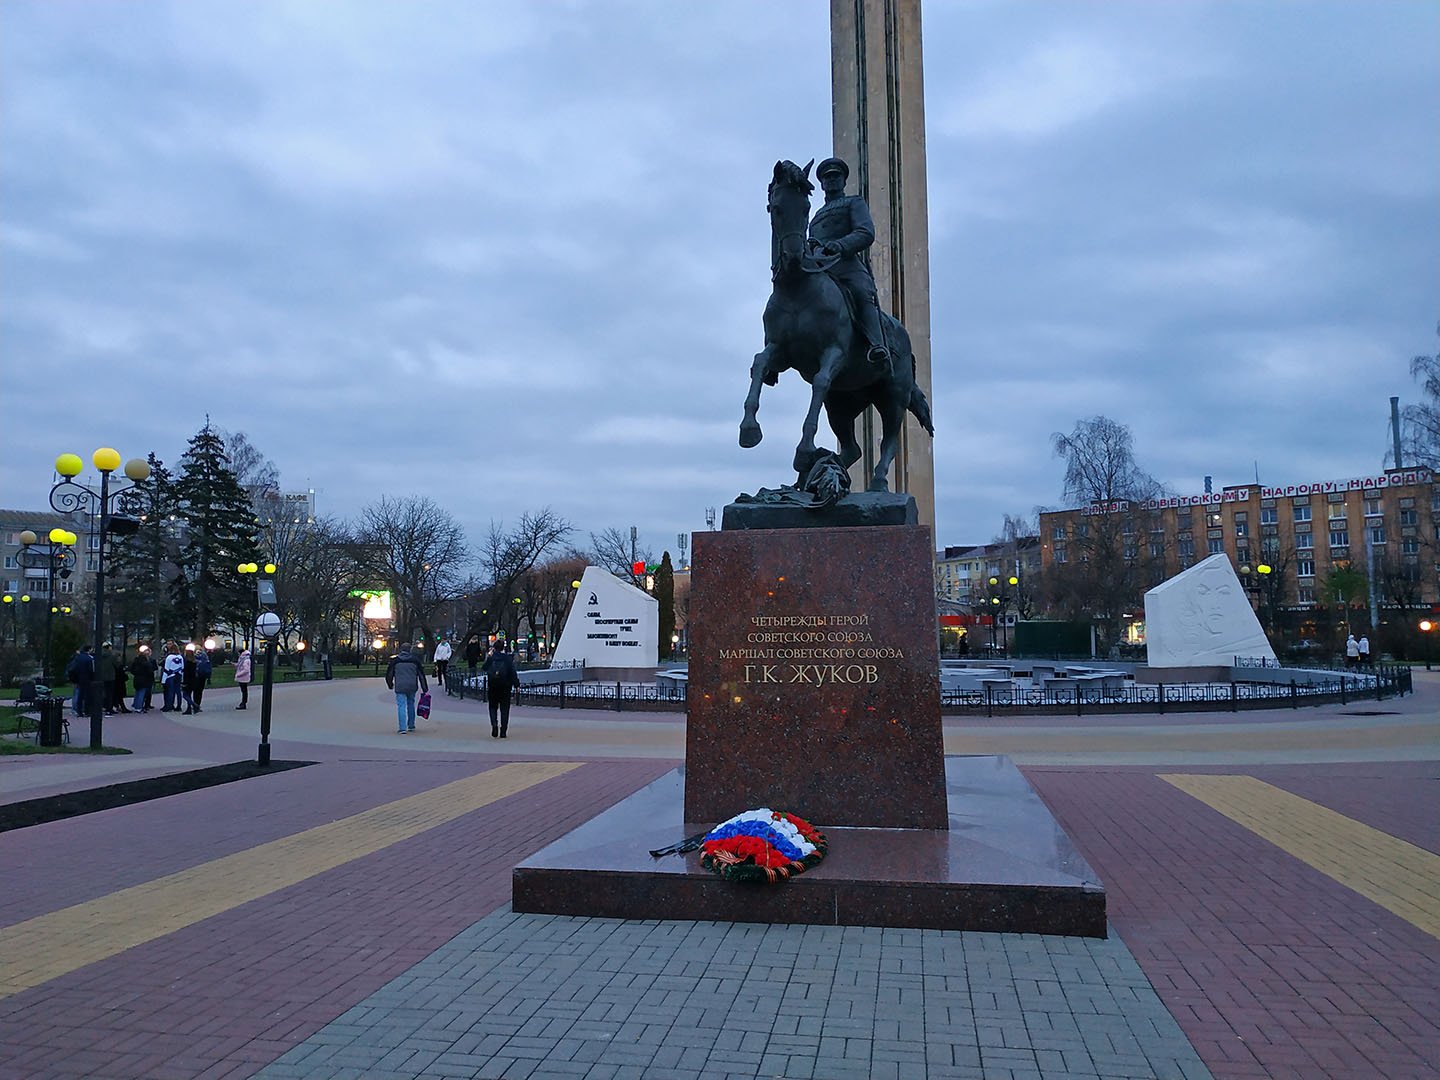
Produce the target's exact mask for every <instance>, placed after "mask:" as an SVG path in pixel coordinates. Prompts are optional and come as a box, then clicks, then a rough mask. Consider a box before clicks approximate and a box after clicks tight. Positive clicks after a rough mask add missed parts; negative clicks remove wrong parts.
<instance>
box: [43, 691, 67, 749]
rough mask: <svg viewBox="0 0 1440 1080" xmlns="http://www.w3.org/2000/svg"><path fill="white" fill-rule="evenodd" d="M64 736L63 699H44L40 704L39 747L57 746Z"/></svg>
mask: <svg viewBox="0 0 1440 1080" xmlns="http://www.w3.org/2000/svg"><path fill="white" fill-rule="evenodd" d="M64 735H65V699H64V698H60V697H51V698H44V699H43V700H42V701H41V702H40V745H41V746H59V745H60V743H61V741H62V740H63V739H64Z"/></svg>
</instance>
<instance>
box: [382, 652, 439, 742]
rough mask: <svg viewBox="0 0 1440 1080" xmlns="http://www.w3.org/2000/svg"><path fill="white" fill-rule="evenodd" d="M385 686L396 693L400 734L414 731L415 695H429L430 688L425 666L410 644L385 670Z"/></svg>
mask: <svg viewBox="0 0 1440 1080" xmlns="http://www.w3.org/2000/svg"><path fill="white" fill-rule="evenodd" d="M385 685H386V686H388V687H389V688H390V689H391V690H394V691H395V715H396V718H397V721H398V723H399V731H398V734H400V735H404V734H406V733H407V732H411V731H414V730H415V695H416V693H417V692H418V691H421V690H423V691H425V693H427V694H428V693H429V692H430V687H429V685H428V684H427V683H426V682H425V664H424V662H423V661H422V660H421V659H420V657H418V656H416V655H415V653H414V652H413V651H411V646H410V642H408V641H407V642H405V643H404V644H403V645H401V646H400V651H399V652H398V653H396V654H395V655H394V656H392V657H391V658H390V665H389V666H388V667H387V668H386V669H385Z"/></svg>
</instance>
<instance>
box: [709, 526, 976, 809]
mask: <svg viewBox="0 0 1440 1080" xmlns="http://www.w3.org/2000/svg"><path fill="white" fill-rule="evenodd" d="M931 560H932V555H931V552H930V541H929V532H928V530H926V529H924V528H920V527H915V526H894V527H876V528H867V529H803V530H800V529H797V530H788V529H779V530H766V531H764V532H721V533H703V534H699V535H697V536H696V537H695V557H694V571H693V575H694V576H693V578H692V587H691V611H690V626H691V628H692V629H691V659H690V695H689V696H690V714H689V723H688V727H687V735H686V783H685V817H686V820H687V821H692V822H696V823H701V824H704V823H713V822H715V821H719V820H722V819H724V818H726V817H729V816H731V815H732V814H735V813H738V812H739V811H741V810H744V809H747V808H749V807H753V806H762V805H769V806H776V807H780V808H783V809H788V810H793V811H794V812H796V813H798V814H801V815H802V816H806V817H808V818H809V819H810V820H813V821H815V822H817V823H822V824H826V825H831V826H868V827H877V828H918V829H944V828H946V827H947V821H948V819H947V814H946V803H945V763H944V747H943V743H942V739H941V731H940V696H939V675H938V667H939V661H938V655H937V651H936V630H935V601H934V584H933V571H932V568H931Z"/></svg>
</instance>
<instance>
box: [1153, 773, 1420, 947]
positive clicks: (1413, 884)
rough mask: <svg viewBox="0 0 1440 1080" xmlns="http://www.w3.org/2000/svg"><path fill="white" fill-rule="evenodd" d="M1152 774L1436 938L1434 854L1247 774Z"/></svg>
mask: <svg viewBox="0 0 1440 1080" xmlns="http://www.w3.org/2000/svg"><path fill="white" fill-rule="evenodd" d="M1160 779H1162V780H1167V781H1169V782H1170V783H1171V784H1174V785H1175V786H1176V787H1177V788H1179V789H1180V790H1181V791H1183V792H1185V793H1187V794H1189V795H1193V796H1194V797H1195V798H1197V799H1199V800H1200V801H1201V802H1203V803H1205V804H1206V805H1208V806H1211V807H1213V808H1214V809H1216V810H1218V811H1220V813H1222V814H1224V815H1225V816H1226V817H1228V818H1230V819H1231V820H1233V821H1236V822H1238V823H1239V824H1241V825H1243V826H1245V828H1247V829H1249V830H1250V831H1251V832H1253V833H1256V834H1257V835H1259V836H1261V837H1264V838H1265V839H1266V840H1268V841H1270V842H1271V843H1272V844H1274V845H1275V846H1276V847H1279V848H1281V849H1282V850H1284V851H1286V852H1288V853H1289V854H1291V855H1293V856H1295V857H1296V858H1297V859H1300V860H1301V861H1303V862H1305V863H1308V864H1309V865H1311V866H1313V867H1314V868H1315V869H1316V870H1319V871H1320V872H1321V873H1322V874H1325V875H1327V876H1329V877H1331V878H1334V879H1335V880H1336V881H1338V882H1340V884H1342V885H1345V886H1346V887H1348V888H1351V889H1354V890H1355V891H1356V892H1358V893H1359V894H1360V895H1361V896H1364V897H1367V898H1368V899H1370V900H1373V901H1375V903H1377V904H1379V905H1380V906H1381V907H1383V908H1385V909H1386V910H1388V911H1391V912H1394V913H1395V914H1396V915H1399V916H1400V917H1401V918H1402V919H1404V920H1405V921H1406V922H1409V923H1412V924H1414V925H1415V926H1417V927H1419V928H1420V929H1421V930H1423V931H1425V933H1427V934H1430V935H1432V936H1434V937H1437V938H1440V855H1435V854H1434V853H1433V852H1429V851H1426V850H1425V849H1424V848H1420V847H1416V846H1415V845H1414V844H1411V843H1408V842H1406V841H1404V840H1400V839H1398V838H1397V837H1394V836H1391V835H1390V834H1389V833H1383V832H1381V831H1380V830H1379V829H1372V828H1371V827H1370V826H1369V825H1365V824H1362V823H1361V822H1358V821H1356V820H1355V819H1354V818H1348V817H1346V816H1345V815H1344V814H1337V813H1336V812H1335V811H1334V810H1331V809H1329V808H1328V807H1324V806H1321V805H1320V804H1319V803H1313V802H1311V801H1310V800H1309V799H1302V798H1301V797H1300V796H1298V795H1292V794H1291V793H1290V792H1288V791H1284V790H1282V789H1280V788H1278V787H1275V786H1274V785H1273V784H1267V783H1265V782H1264V781H1263V780H1257V779H1255V777H1253V776H1203V775H1191V774H1183V773H1171V774H1166V775H1161V777H1160Z"/></svg>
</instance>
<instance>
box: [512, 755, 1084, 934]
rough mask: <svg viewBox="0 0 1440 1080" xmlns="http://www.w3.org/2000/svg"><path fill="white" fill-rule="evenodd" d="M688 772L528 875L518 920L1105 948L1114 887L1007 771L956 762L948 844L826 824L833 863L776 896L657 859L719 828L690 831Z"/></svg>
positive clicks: (979, 760) (952, 761) (994, 763)
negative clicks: (878, 929) (1062, 939)
mask: <svg viewBox="0 0 1440 1080" xmlns="http://www.w3.org/2000/svg"><path fill="white" fill-rule="evenodd" d="M684 773H685V770H684V768H683V767H682V768H679V769H675V770H674V771H672V772H669V773H667V774H665V775H664V776H662V777H661V778H660V779H658V780H656V781H655V782H654V783H652V784H650V785H648V786H646V787H644V788H641V789H640V790H639V791H637V792H635V794H633V795H631V796H630V797H629V798H627V799H624V800H623V801H621V802H619V803H617V804H616V805H615V806H612V807H611V808H610V809H609V810H606V811H604V812H603V813H601V814H599V815H597V816H596V817H594V818H592V819H591V820H590V821H588V822H586V823H585V824H584V825H581V826H580V827H579V828H577V829H575V830H573V831H572V832H570V833H568V834H566V835H565V836H563V837H561V838H560V839H559V840H557V841H555V842H554V843H553V844H550V845H549V846H548V847H545V848H543V849H541V850H540V851H538V852H536V853H535V854H534V855H532V856H531V857H530V858H528V859H526V860H525V861H524V862H522V863H521V864H520V865H519V866H517V867H516V868H515V871H514V878H513V884H512V889H513V905H514V908H515V910H516V911H524V912H533V913H537V914H545V915H590V916H598V917H603V918H619V919H693V920H707V921H708V920H718V921H724V922H766V923H813V924H822V925H840V926H908V927H920V928H924V929H942V930H979V931H992V932H1000V933H1031V934H1068V935H1071V936H1076V937H1104V936H1105V888H1104V886H1103V885H1102V884H1101V883H1100V880H1099V879H1098V878H1097V877H1096V875H1095V872H1094V871H1093V870H1092V869H1090V866H1089V864H1088V863H1087V862H1086V861H1085V859H1084V857H1083V856H1081V854H1080V853H1079V851H1077V850H1076V849H1075V846H1074V844H1072V843H1071V841H1070V838H1069V837H1068V836H1067V835H1066V834H1065V831H1064V830H1063V829H1062V828H1061V827H1060V825H1059V823H1058V822H1057V821H1056V820H1055V818H1054V816H1053V815H1051V813H1050V811H1049V809H1048V808H1047V807H1046V806H1045V804H1044V803H1043V802H1042V801H1041V800H1040V797H1039V796H1038V795H1036V794H1035V791H1034V789H1033V788H1031V786H1030V784H1029V782H1028V781H1026V779H1025V777H1024V776H1022V775H1021V773H1020V770H1018V769H1017V768H1016V767H1015V765H1014V764H1013V763H1012V762H1011V761H1010V759H1009V758H1006V757H949V758H946V759H945V780H946V793H947V797H948V806H949V816H950V828H949V830H948V831H945V830H928V829H858V828H826V826H825V823H824V822H823V821H817V822H815V823H814V824H815V825H816V826H817V827H818V828H820V829H821V830H822V831H824V832H825V834H826V837H827V839H828V840H829V845H830V847H829V854H828V855H827V857H826V859H825V861H824V862H823V863H821V864H820V865H819V866H817V867H816V868H814V869H813V870H810V871H808V872H806V873H804V874H802V875H800V876H799V877H796V878H792V879H790V880H789V881H787V882H784V883H783V884H780V885H774V886H770V885H747V884H739V883H736V882H731V881H726V880H724V879H723V878H719V877H716V876H715V875H713V874H711V873H710V872H709V871H707V870H705V869H703V868H702V867H701V866H700V857H699V854H698V853H697V852H692V853H690V854H688V855H684V856H677V855H672V856H667V857H664V858H659V859H655V858H652V857H651V856H650V854H649V852H650V851H651V850H652V849H655V848H660V847H664V846H665V845H667V844H673V843H675V842H676V841H678V840H680V839H682V838H684V837H686V836H692V835H694V834H696V833H702V832H704V831H705V830H706V829H708V828H710V827H711V826H713V825H714V822H698V823H686V822H684V821H683V820H682V817H683V805H684V784H685V775H684ZM745 809H749V808H748V807H744V806H737V807H735V813H739V812H740V811H742V810H745ZM776 809H781V810H793V811H795V812H796V813H803V808H800V807H788V806H782V807H777V808H776Z"/></svg>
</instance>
